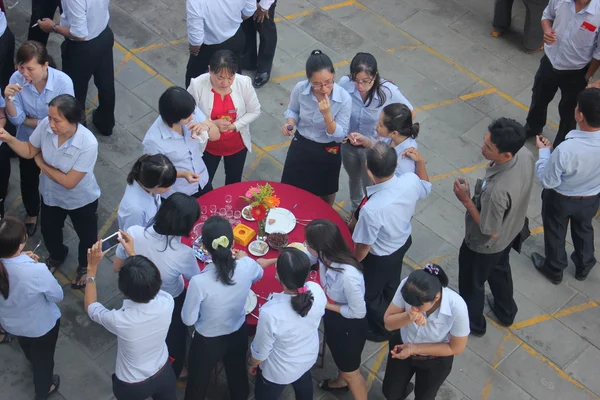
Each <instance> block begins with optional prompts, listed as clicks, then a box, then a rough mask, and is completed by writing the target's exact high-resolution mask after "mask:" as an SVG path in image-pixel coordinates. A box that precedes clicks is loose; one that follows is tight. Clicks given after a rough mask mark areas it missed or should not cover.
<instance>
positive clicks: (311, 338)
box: [250, 282, 327, 385]
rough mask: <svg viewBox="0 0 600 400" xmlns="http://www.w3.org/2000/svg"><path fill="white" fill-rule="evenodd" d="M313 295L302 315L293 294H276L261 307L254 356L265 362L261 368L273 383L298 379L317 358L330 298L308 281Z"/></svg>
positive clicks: (316, 285)
mask: <svg viewBox="0 0 600 400" xmlns="http://www.w3.org/2000/svg"><path fill="white" fill-rule="evenodd" d="M306 286H307V287H308V290H310V292H311V293H312V295H313V298H314V300H313V304H312V307H311V308H310V310H309V311H308V314H307V315H306V316H305V317H301V316H300V314H298V313H297V312H296V311H294V310H293V309H292V305H291V301H292V300H291V299H292V296H293V295H290V294H285V293H274V294H273V295H272V297H271V299H270V300H269V301H268V302H266V303H265V304H264V305H263V306H262V307H261V309H260V315H259V318H258V326H257V327H256V336H255V337H254V341H253V342H252V344H251V345H250V351H251V352H252V357H254V358H255V359H257V360H259V361H262V363H261V364H260V367H259V368H260V369H261V371H262V374H263V376H264V377H265V378H266V379H267V380H268V381H270V382H273V383H276V384H279V385H287V384H289V383H292V382H295V381H296V380H298V378H300V377H301V376H302V375H304V373H305V372H306V371H308V370H309V369H310V368H311V367H312V366H313V365H314V364H315V362H316V361H317V356H318V355H319V325H320V323H321V318H322V317H323V314H325V305H326V304H327V297H326V296H325V292H323V289H321V286H319V285H318V284H317V283H314V282H306Z"/></svg>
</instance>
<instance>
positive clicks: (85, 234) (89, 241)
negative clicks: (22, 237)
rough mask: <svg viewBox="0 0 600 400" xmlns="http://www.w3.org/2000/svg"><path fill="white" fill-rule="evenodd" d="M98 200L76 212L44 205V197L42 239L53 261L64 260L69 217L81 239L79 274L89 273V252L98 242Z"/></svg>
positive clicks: (66, 249) (77, 209) (66, 250)
mask: <svg viewBox="0 0 600 400" xmlns="http://www.w3.org/2000/svg"><path fill="white" fill-rule="evenodd" d="M97 209H98V200H95V201H93V202H91V203H89V204H87V205H85V206H83V207H80V208H76V209H74V210H65V209H64V208H60V207H51V206H48V205H46V204H44V199H43V197H42V215H41V216H42V221H41V228H42V238H43V239H44V243H45V245H46V249H48V253H49V254H50V258H52V259H53V260H64V259H65V257H66V256H67V252H68V251H69V249H68V248H67V246H65V245H64V244H63V227H64V225H65V219H66V218H67V216H69V218H71V222H72V223H73V228H74V229H75V232H76V233H77V236H78V237H79V250H78V251H79V253H78V256H77V258H78V261H79V266H78V267H77V274H78V275H83V274H85V273H86V272H87V251H88V249H90V248H91V247H92V246H93V245H94V243H96V241H97V240H98V216H97V214H96V211H97Z"/></svg>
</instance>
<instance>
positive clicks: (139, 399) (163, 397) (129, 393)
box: [112, 361, 177, 400]
mask: <svg viewBox="0 0 600 400" xmlns="http://www.w3.org/2000/svg"><path fill="white" fill-rule="evenodd" d="M112 383H113V393H114V395H115V397H116V398H117V400H146V399H147V398H149V397H151V398H152V399H153V400H177V386H176V384H177V380H176V379H175V374H174V373H173V368H171V365H170V363H169V362H168V361H167V363H166V364H165V366H164V367H162V368H161V370H160V371H158V372H157V373H156V374H154V375H153V376H151V377H150V378H148V379H146V380H145V381H142V382H136V383H126V382H123V381H121V380H120V379H119V378H117V376H116V375H115V374H113V375H112Z"/></svg>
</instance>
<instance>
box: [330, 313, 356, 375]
mask: <svg viewBox="0 0 600 400" xmlns="http://www.w3.org/2000/svg"><path fill="white" fill-rule="evenodd" d="M323 325H324V326H325V341H326V342H327V346H328V347H329V351H331V356H332V357H333V361H335V365H336V366H337V367H338V369H339V370H340V371H342V372H352V371H356V370H357V369H358V368H360V362H361V355H362V351H363V348H364V347H365V341H366V340H367V319H366V318H362V319H349V318H344V317H343V316H342V314H340V313H337V312H335V311H331V310H326V311H325V316H324V317H323Z"/></svg>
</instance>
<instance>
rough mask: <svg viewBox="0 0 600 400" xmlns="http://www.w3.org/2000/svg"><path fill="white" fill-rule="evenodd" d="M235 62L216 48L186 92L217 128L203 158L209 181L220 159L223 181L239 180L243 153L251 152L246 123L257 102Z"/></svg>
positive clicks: (257, 112)
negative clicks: (217, 134)
mask: <svg viewBox="0 0 600 400" xmlns="http://www.w3.org/2000/svg"><path fill="white" fill-rule="evenodd" d="M237 68H238V64H237V60H236V58H235V56H234V54H233V53H232V52H231V51H230V50H219V51H217V52H216V53H215V54H214V55H213V56H212V57H211V59H210V63H209V72H208V73H206V74H202V75H200V76H199V77H197V78H194V79H192V81H191V83H190V86H189V88H188V92H190V93H191V94H192V96H193V97H194V99H195V100H196V104H197V105H198V108H200V110H201V111H202V112H203V113H204V114H205V115H207V116H210V119H211V120H212V121H213V122H214V123H215V125H217V126H218V127H219V130H220V131H221V138H220V139H219V140H217V141H214V142H209V143H208V144H207V146H206V149H205V151H204V155H203V157H202V158H203V160H204V163H205V164H206V168H207V169H208V174H209V180H208V184H207V186H206V187H205V190H211V189H212V180H213V177H214V176H215V172H216V171H217V167H218V166H219V163H220V162H221V158H223V160H224V163H225V184H226V185H229V184H230V183H237V182H241V180H242V172H243V171H244V163H245V161H246V155H247V153H248V152H249V151H252V141H251V138H250V123H251V122H253V121H254V120H255V119H256V118H258V116H259V115H260V103H259V102H258V97H257V96H256V91H255V90H254V87H253V86H252V80H251V79H250V78H249V77H247V76H244V75H240V74H237V73H236V71H237Z"/></svg>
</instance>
